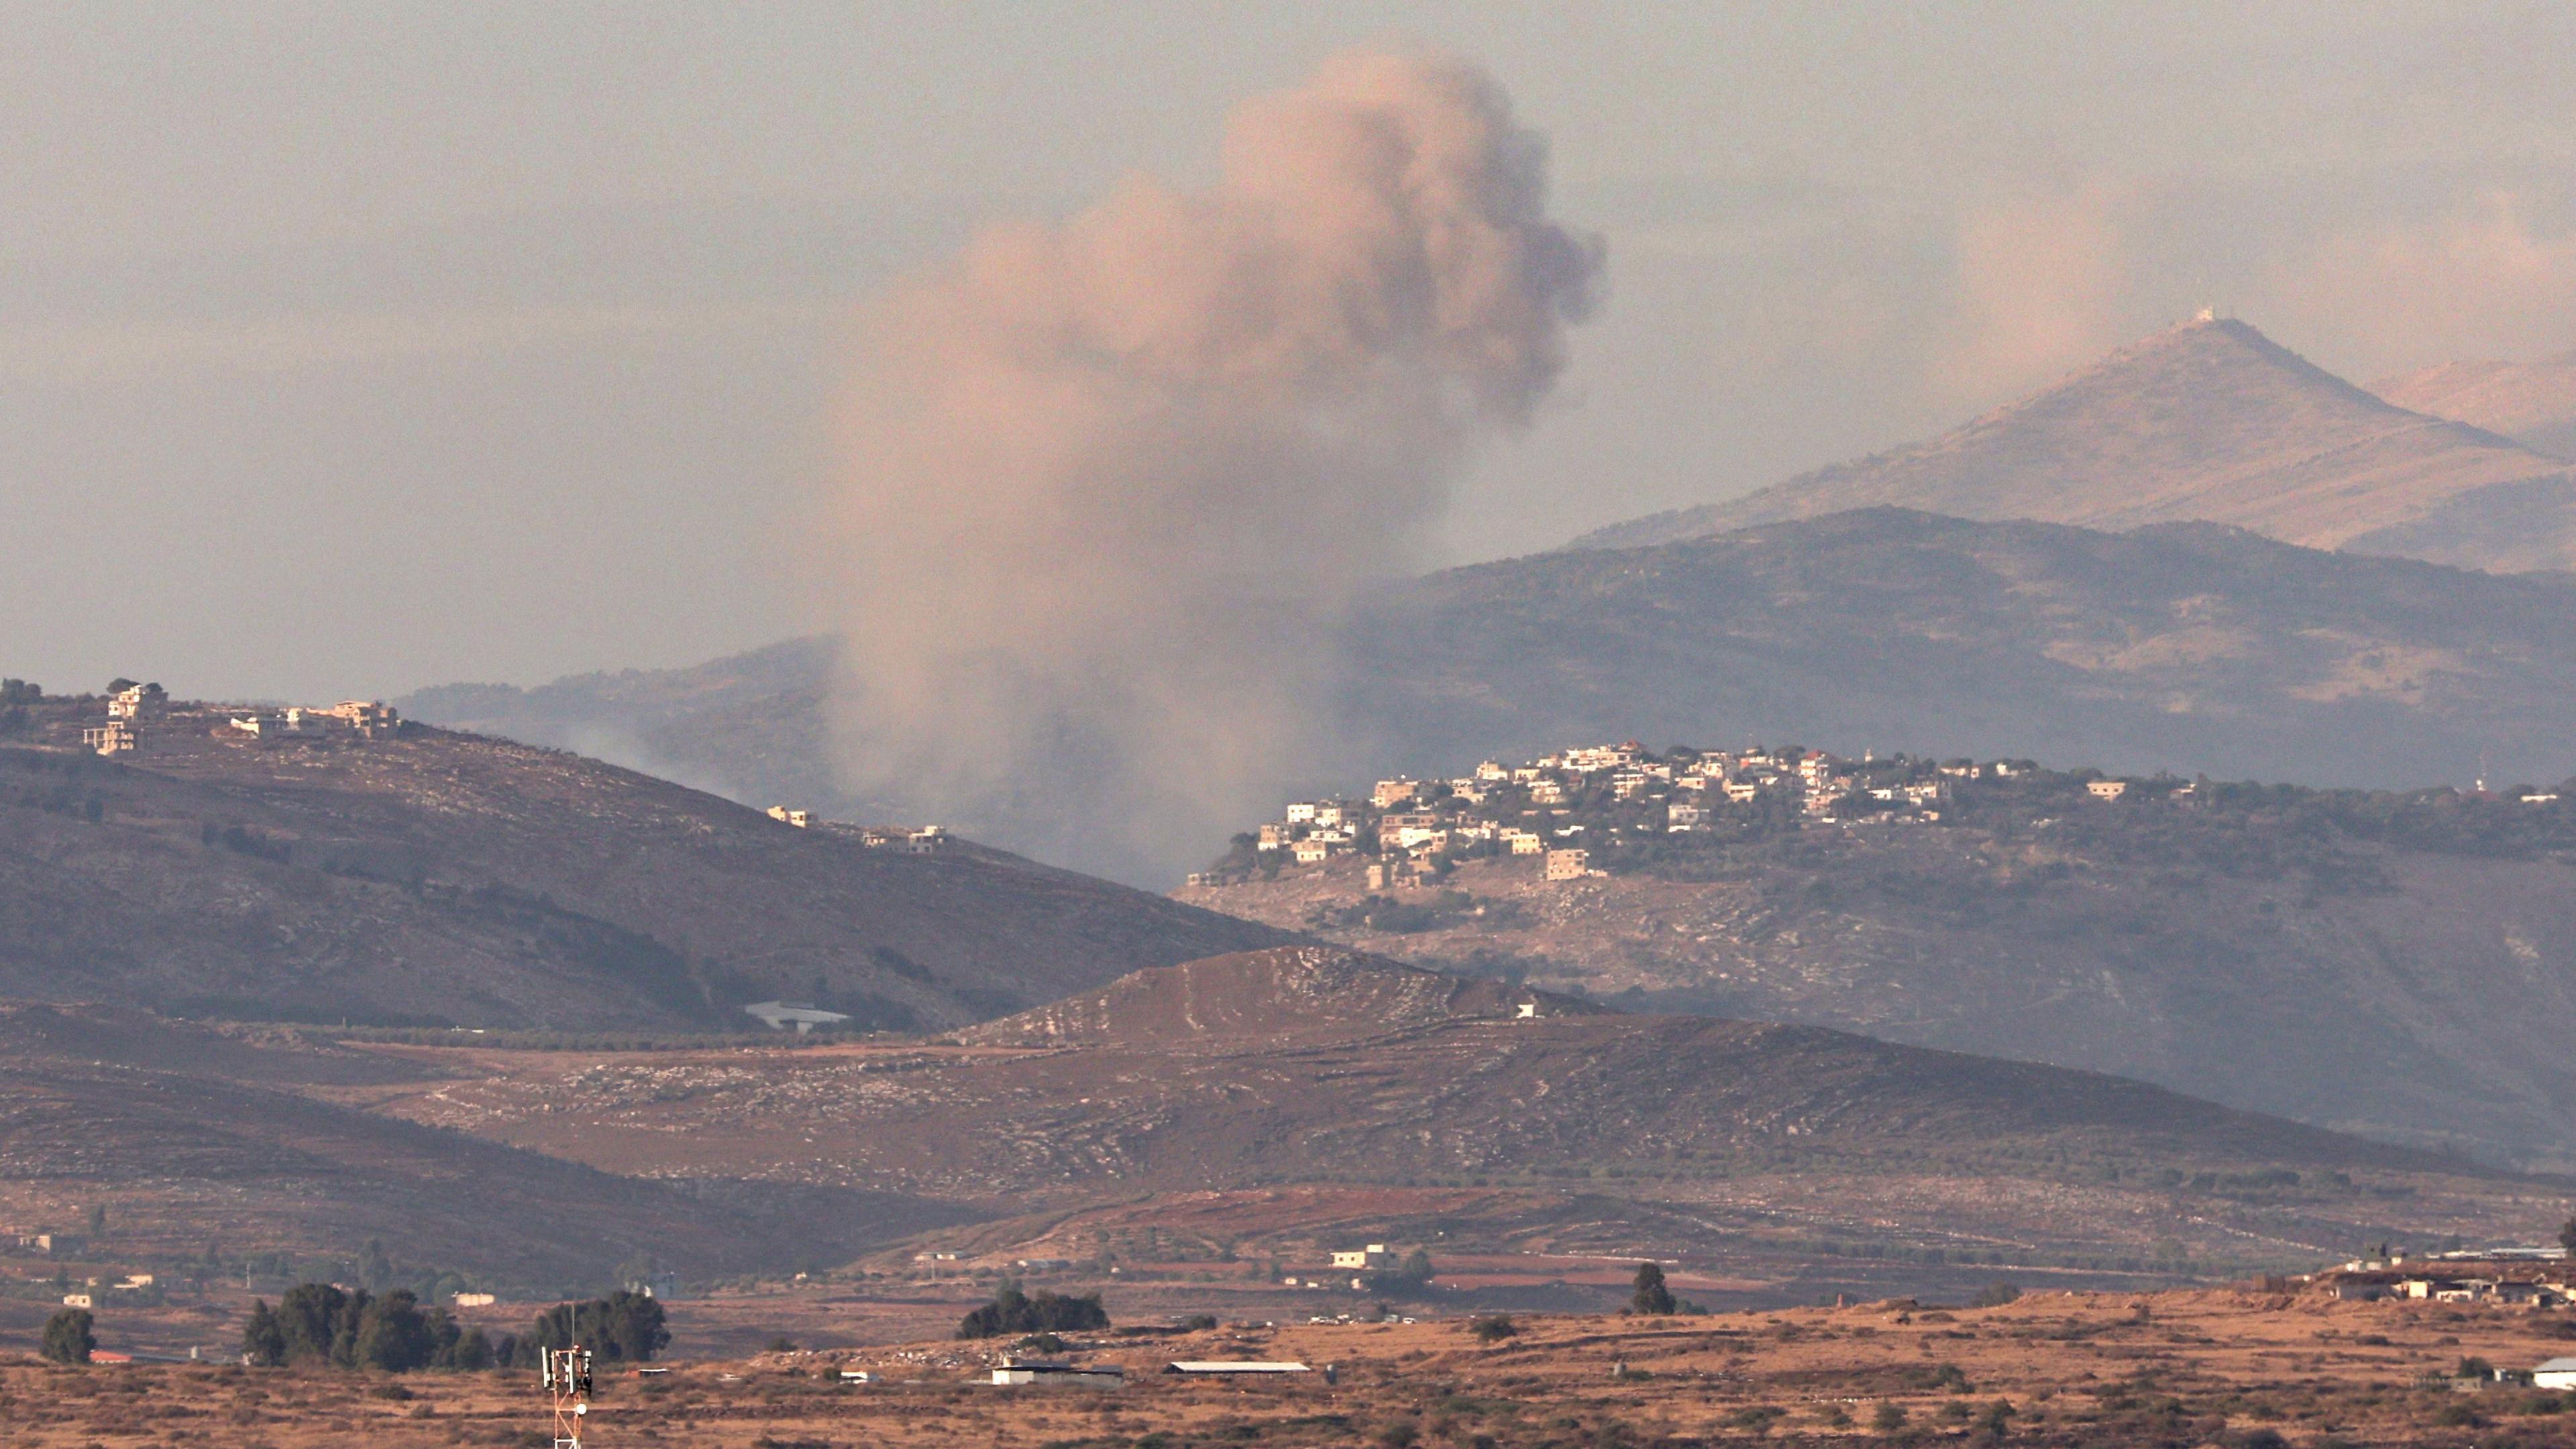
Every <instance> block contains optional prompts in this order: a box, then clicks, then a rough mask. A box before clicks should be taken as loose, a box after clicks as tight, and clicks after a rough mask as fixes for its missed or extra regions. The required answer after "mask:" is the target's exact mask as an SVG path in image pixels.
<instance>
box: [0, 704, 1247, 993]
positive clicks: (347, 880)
mask: <svg viewBox="0 0 2576 1449" xmlns="http://www.w3.org/2000/svg"><path fill="white" fill-rule="evenodd" d="M99 713H100V711H99V706H98V704H97V702H96V701H90V702H87V703H83V702H80V701H76V700H54V701H47V702H45V703H43V704H40V705H37V706H34V707H32V710H31V711H30V710H25V709H22V710H21V711H19V712H18V714H17V715H16V716H15V717H14V718H13V721H12V723H13V725H14V726H15V732H14V734H13V735H12V736H11V738H10V739H9V741H8V742H7V744H6V747H0V995H5V996H10V997H18V998H34V999H44V1000H82V999H100V998H108V999H115V1000H120V1001H125V1002H130V1003H134V1004H138V1005H144V1006H149V1007H151V1008H153V1009H156V1010H159V1011H163V1012H167V1013H171V1014H185V1015H197V1016H230V1017H242V1018H252V1019H290V1020H306V1021H340V1020H343V1019H346V1020H349V1021H352V1022H358V1023H368V1022H374V1023H427V1024H456V1025H464V1026H479V1027H500V1028H548V1029H557V1030H562V1029H577V1030H599V1029H606V1028H619V1029H654V1030H706V1029H710V1028H713V1029H717V1030H726V1031H742V1030H747V1029H757V1028H756V1027H755V1026H754V1024H753V1023H752V1022H751V1021H750V1019H749V1018H747V1017H745V1016H744V1015H743V1014H742V1012H741V1008H742V1006H743V1005H744V1004H746V1003H750V1002H756V1001H761V1000H766V999H770V998H779V997H786V998H809V999H813V1000H815V1001H817V1002H819V1003H820V1004H822V1005H825V1006H826V1007H830V1008H837V1009H841V1010H844V1011H846V1012H847V1013H849V1014H850V1015H852V1016H853V1017H855V1018H857V1021H858V1024H859V1025H862V1026H875V1027H902V1028H912V1027H928V1026H937V1025H944V1024H956V1023H962V1022H968V1021H975V1020H981V1019H983V1018H986V1017H990V1016H994V1015H998V1014H1001V1013H1004V1012H1008V1011H1012V1010H1017V1009H1019V1008H1021V1007H1023V1006H1026V1005H1029V1004H1031V1003H1033V1002H1038V1001H1044V1000H1049V999H1052V998H1054V997H1056V996H1059V995H1062V994H1063V993H1064V992H1066V991H1070V990H1075V989H1078V988H1081V987H1084V986H1090V985H1096V984H1098V983H1100V982H1103V981H1106V980H1110V979H1112V978H1114V977H1117V976H1119V975H1121V974H1123V973H1125V972H1127V971H1131V970H1134V969H1136V968H1137V967H1139V966H1144V965H1159V964H1167V963H1171V962H1175V961H1182V960H1188V959H1192V958H1195V957H1199V956H1205V955H1208V954H1211V953H1214V952H1222V951H1226V950H1235V949H1243V948H1247V947H1258V946H1265V945H1269V944H1273V943H1275V942H1277V941H1280V940H1282V939H1285V937H1283V936H1282V935H1281V934H1280V933H1277V932H1273V931H1270V930H1268V929H1267V928H1265V927H1260V926H1256V925H1251V924H1248V923H1245V922H1242V921H1238V920H1234V919H1232V918H1229V917H1224V916H1219V915H1215V914H1213V913H1210V912H1205V911H1199V910H1195V909H1192V908H1188V907H1183V906H1177V905H1174V904H1172V903H1171V902H1168V901H1164V900H1161V899H1158V898H1156V897H1154V896H1151V895H1147V894H1144V893H1141V892H1137V891H1133V890H1128V889H1125V888H1123V887H1118V886H1113V885H1110V884H1108V883H1106V882H1103V881H1097V880H1092V879H1089V878H1086V877H1082V876H1077V875H1074V874H1072V873H1070V872H1066V871H1060V870H1055V869H1052V868H1049V867H1045V866H1040V865H1037V864H1035V863H1033V862H1029V861H1026V860H1022V859H1019V858H1017V857H1014V856H1009V855H1004V854H1002V853H1000V852H995V851H989V850H985V849H982V848H980V847H977V846H974V845H971V844H968V843H965V842H956V841H953V840H952V841H951V842H950V843H949V844H948V845H946V846H945V847H944V848H942V849H941V850H939V851H938V852H937V853H934V854H926V855H915V854H909V853H907V852H905V851H903V850H900V849H875V848H870V846H869V845H868V844H867V842H866V841H865V839H863V838H862V837H861V836H860V835H858V834H855V833H849V832H842V831H836V830H823V829H816V830H805V829H798V828H796V827H794V826H790V825H786V824H783V823H781V822H779V821H775V820H772V819H770V818H768V817H767V816H765V815H762V814H760V813H758V812H756V811H752V810H748V809H745V808H743V807H741V806H739V805H735V804H731V803H728V802H726V801H723V800H720V799H717V798H715V797H713V796H710V795H704V794H700V793H698V792H697V791H694V790H689V789H686V788H683V787H681V786H677V785H673V784H669V783H667V782H664V781H661V780H656V779H652V778H649V777H646V776H643V775H639V774H635V773H633V772H631V771H626V770H621V769H616V768H613V767H611V766H607V765H603V764H600V763H598V762H596V761H592V760H587V759H583V758H580V757H578V756H574V755H570V754H564V753H560V752H554V751H547V750H541V749H536V748H532V747H529V746H526V745H521V744H515V743H510V742H507V741H501V740H493V739H485V738H479V737H475V736H470V735H462V734H454V733H449V732H445V731H439V730H433V729H426V728H420V727H411V728H406V729H405V730H404V731H402V732H401V733H400V734H398V735H395V736H392V737H389V738H381V739H374V740H357V739H351V738H346V737H337V738H321V739H293V738H289V739H274V738H271V739H254V738H251V737H248V736H246V735H244V734H242V733H240V732H239V731H237V730H234V729H231V728H230V727H229V726H228V725H227V724H226V723H225V712H224V711H220V710H201V709H194V708H188V707H177V708H174V709H173V710H172V711H171V712H170V713H169V715H168V716H167V717H165V718H162V719H159V720H155V721H152V722H150V723H149V724H148V725H147V726H146V727H145V730H144V738H143V747H142V749H141V750H140V751H139V752H137V753H135V754H131V755H126V756H122V757H120V758H119V759H118V760H116V761H110V760H104V759H100V758H98V757H96V756H95V755H92V754H90V753H88V752H86V751H82V750H79V749H78V748H77V745H76V741H77V737H78V733H79V730H80V728H81V727H82V726H83V725H85V724H91V723H95V722H96V718H97V716H98V714H99ZM67 746H69V748H66V747H67ZM129 762H130V763H129Z"/></svg>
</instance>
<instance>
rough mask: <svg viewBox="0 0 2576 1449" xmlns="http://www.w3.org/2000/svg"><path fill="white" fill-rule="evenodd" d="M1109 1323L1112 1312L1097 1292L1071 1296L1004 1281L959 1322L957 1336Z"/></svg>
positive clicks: (1055, 1330) (1072, 1329)
mask: <svg viewBox="0 0 2576 1449" xmlns="http://www.w3.org/2000/svg"><path fill="white" fill-rule="evenodd" d="M1108 1326H1109V1314H1108V1311H1107V1310H1105V1309H1103V1308H1102V1307H1101V1306H1100V1297H1099V1295H1098V1294H1090V1295H1086V1296H1084V1297H1080V1298H1072V1297H1066V1296H1063V1295H1060V1294H1055V1293H1050V1292H1048V1291H1046V1290H1045V1289H1043V1288H1041V1289H1039V1290H1038V1291H1037V1292H1035V1293H1022V1292H1021V1291H1020V1285H1019V1284H1017V1283H1013V1282H1009V1281H1005V1282H1004V1283H1003V1284H1002V1286H1001V1288H1000V1289H998V1290H997V1291H996V1292H995V1293H994V1294H993V1301H992V1302H990V1303H987V1304H985V1305H984V1306H983V1307H981V1308H978V1309H976V1310H975V1311H974V1312H972V1313H969V1314H967V1315H966V1317H965V1319H964V1320H963V1321H962V1322H960V1323H959V1324H958V1325H957V1336H958V1337H959V1338H998V1337H1000V1336H1001V1335H1003V1334H1006V1333H1079V1332H1081V1331H1083V1330H1085V1329H1093V1328H1107V1327H1108Z"/></svg>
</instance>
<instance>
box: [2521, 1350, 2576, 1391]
mask: <svg viewBox="0 0 2576 1449" xmlns="http://www.w3.org/2000/svg"><path fill="white" fill-rule="evenodd" d="M2531 1386H2532V1387H2533V1388H2535V1389H2553V1390H2562V1391H2563V1390H2566V1389H2576V1358H2553V1359H2551V1360H2549V1361H2548V1362H2547V1363H2544V1364H2542V1365H2541V1366H2540V1367H2538V1368H2536V1369H2533V1370H2532V1371H2531Z"/></svg>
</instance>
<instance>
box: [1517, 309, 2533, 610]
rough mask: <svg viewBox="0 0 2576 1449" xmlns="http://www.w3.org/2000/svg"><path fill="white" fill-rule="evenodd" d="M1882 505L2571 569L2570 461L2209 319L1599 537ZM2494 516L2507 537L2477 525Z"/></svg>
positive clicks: (2239, 326) (1657, 539) (1643, 539)
mask: <svg viewBox="0 0 2576 1449" xmlns="http://www.w3.org/2000/svg"><path fill="white" fill-rule="evenodd" d="M1879 505H1892V506H1899V507H1908V508H1915V509H1919V510H1922V511H1925V512H1931V513H1940V514H1948V515H1952V516H1956V517H1962V518H1972V519H1978V520H2000V519H2008V518H2028V519H2034V520H2038V521H2042V522H2053V523H2068V524H2075V525H2079V526H2083V527H2089V528H2096V529H2104V530H2111V531H2120V530H2125V529H2129V528H2134V527H2137V526H2140V525H2142V524H2149V523H2162V522H2177V521H2183V520H2190V519H2199V520H2207V521H2211V522H2218V523H2228V524H2234V525H2237V526H2240V527H2245V528H2249V529H2252V530H2253V531H2255V532H2258V533H2262V534H2265V535H2266V536H2269V537H2273V538H2278V539H2281V540H2283V541H2285V542H2290V543H2297V544H2301V545H2304V546H2307V547H2313V548H2323V549H2349V550H2352V551H2355V552H2361V553H2374V554H2390V555H2397V556H2402V557H2411V558H2421V559H2425V560H2428V561H2431V562H2436V563H2447V564H2453V565H2457V566H2460V567H2467V568H2480V569H2486V570H2489V571H2498V572H2522V571H2528V570H2532V569H2565V568H2569V567H2576V524H2571V521H2570V520H2571V518H2576V474H2571V473H2570V471H2569V469H2568V465H2567V464H2566V462H2565V461H2564V460H2562V459H2559V458H2555V457H2551V456H2548V455H2546V454H2542V453H2539V452H2537V451H2534V450H2532V449H2530V448H2527V447H2525V446H2524V445H2522V444H2520V443H2518V442H2515V441H2513V440H2512V439H2510V438H2507V437H2504V436H2501V435H2498V434H2495V433H2491V432H2487V431H2485V430H2482V429H2479V428H2476V427H2473V426H2470V425H2468V424H2465V423H2461V422H2457V421H2453V420H2450V419H2446V418H2440V417H2433V416H2429V415H2426V414H2423V413H2417V412H2413V411H2410V410H2408V409H2405V408H2402V407H2399V406H2397V405H2395V404H2393V403H2390V402H2388V401H2386V400H2385V399H2383V398H2381V397H2379V396H2377V395H2375V394H2373V393H2371V392H2369V391H2367V390H2365V389H2363V388H2360V387H2357V386H2355V385H2354V384H2352V383H2349V382H2346V381H2345V380H2343V379H2342V378H2339V377H2336V376H2334V375H2333V374H2332V373H2329V372H2327V371H2325V370H2324V369H2323V368H2320V367H2318V366H2317V365H2316V364H2314V363H2312V362H2310V361H2308V360H2307V359H2306V358H2304V357H2301V356H2299V355H2298V354H2297V353H2295V352H2292V351H2290V350H2289V349H2287V348H2285V347H2282V346H2280V345H2279V344H2278V343H2275V342H2273V341H2272V340H2271V339H2270V338H2268V337H2265V336H2264V335H2263V334H2262V333H2261V332H2259V331H2258V330H2256V329H2255V328H2253V327H2251V326H2248V325H2247V324H2245V323H2242V322H2238V321H2234V320H2226V319H2211V318H2203V319H2200V320H2196V321H2192V322H2186V323H2183V324H2181V325H2180V326H2177V327H2174V328H2170V329H2168V330H2166V331H2164V332H2160V333H2156V334H2154V335H2152V336H2150V337H2148V338H2145V339H2143V340H2141V341H2140V342H2137V343H2134V344H2132V345H2130V346H2128V347H2125V348H2122V349H2120V350H2118V351H2116V352H2113V353H2112V354H2110V355H2109V356H2107V357H2105V358H2103V359H2102V360H2101V361H2099V362H2096V363H2094V364H2092V365H2091V366H2089V367H2086V368H2084V369H2081V370H2079V371H2077V372H2075V373H2073V374H2071V375H2069V376H2068V377H2067V378H2065V379H2063V380H2061V381H2059V382H2058V383H2056V384H2054V385H2052V386H2050V387H2048V388H2046V389H2043V390H2042V391H2040V392H2037V393H2033V394H2031V395H2029V396H2026V397H2023V398H2020V399H2017V400H2015V401H2013V402H2010V403H2007V404H2005V405H2003V406H2002V407H1999V408H1996V409H1993V410H1991V411H1989V412H1987V413H1985V414H1982V415H1980V416H1979V417H1976V418H1974V419H1971V420H1970V421H1968V422H1966V423H1964V424H1962V425H1960V426H1959V427H1957V428H1955V429H1952V430H1951V431H1949V432H1947V433H1944V434H1941V435H1939V436H1937V437H1934V438H1932V439H1929V440H1927V441H1924V442H1921V443H1916V444H1912V445H1909V446H1907V447H1903V448H1897V449H1893V450H1891V451H1888V452H1884V453H1879V454H1874V455H1872V456H1870V457H1867V458H1861V459H1856V460H1853V461H1850V462H1846V463H1836V464H1832V465H1829V466H1827V467H1824V468H1819V469H1816V470H1813V471H1811V472H1808V473H1804V474H1800V475H1799V476H1797V477H1795V478H1791V479H1788V480H1786V481H1783V482H1780V483H1775V484H1773V485H1771V486H1769V487H1767V488H1762V489H1758V490H1756V491H1755V492H1753V493H1750V494H1747V495H1744V496H1742V497H1740V498H1735V499H1730V500H1726V501H1723V502H1716V503H1707V504H1700V505H1697V506H1694V507H1688V508H1681V509H1674V510H1668V511H1666V512H1664V513H1659V514H1654V515H1649V516H1647V517H1645V518H1639V519H1632V520H1629V521H1627V522H1624V523H1616V524H1611V525H1608V526H1607V527H1604V528H1599V529H1595V530H1593V531H1591V532H1590V533H1587V534H1585V535H1583V536H1582V537H1580V538H1578V539H1576V540H1574V541H1573V542H1572V543H1571V544H1569V545H1568V547H1569V548H1573V549H1596V548H1627V547H1639V546H1649V545H1653V544H1659V543H1668V542H1674V541H1677V540H1680V539H1684V538H1692V537H1701V536H1706V535H1709V534H1715V533H1722V532H1727V531H1730V530H1733V529H1738V528H1745V527H1751V526H1756V525H1760V524H1766V523H1776V522H1783V521H1788V520H1791V519H1797V518H1810V517H1816V516H1820V515H1824V514H1829V513H1836V512H1843V511H1847V510H1850V509H1855V508H1862V507H1871V506H1879ZM2499 511H2501V512H2504V513H2506V514H2508V515H2509V516H2510V517H2511V518H2512V519H2514V520H2518V522H2517V523H2516V524H2515V525H2514V526H2512V527H2501V526H2494V525H2492V524H2489V525H2488V526H2483V527H2482V526H2481V524H2482V523H2485V522H2486V521H2487V519H2488V518H2489V516H2490V515H2492V514H2495V513H2497V512H2499Z"/></svg>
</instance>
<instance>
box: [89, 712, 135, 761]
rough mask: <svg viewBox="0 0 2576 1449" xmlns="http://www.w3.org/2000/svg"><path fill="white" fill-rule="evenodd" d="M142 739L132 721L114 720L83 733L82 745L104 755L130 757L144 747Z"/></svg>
mask: <svg viewBox="0 0 2576 1449" xmlns="http://www.w3.org/2000/svg"><path fill="white" fill-rule="evenodd" d="M142 743H143V741H142V738H141V736H139V735H137V734H136V733H135V730H134V725H133V722H132V721H130V720H122V719H112V720H109V721H108V722H107V723H105V724H103V725H99V726H97V727H95V728H92V729H85V730H82V731H81V744H82V745H83V746H85V747H86V748H89V749H93V750H96V751H98V752H99V753H100V754H102V755H130V754H132V753H134V751H135V750H136V749H138V748H140V747H141V746H142Z"/></svg>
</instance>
